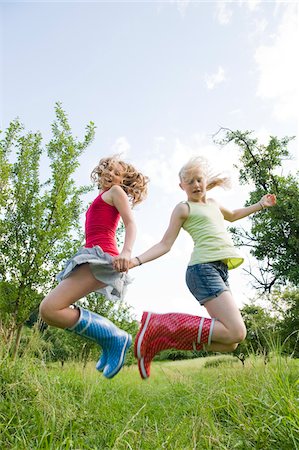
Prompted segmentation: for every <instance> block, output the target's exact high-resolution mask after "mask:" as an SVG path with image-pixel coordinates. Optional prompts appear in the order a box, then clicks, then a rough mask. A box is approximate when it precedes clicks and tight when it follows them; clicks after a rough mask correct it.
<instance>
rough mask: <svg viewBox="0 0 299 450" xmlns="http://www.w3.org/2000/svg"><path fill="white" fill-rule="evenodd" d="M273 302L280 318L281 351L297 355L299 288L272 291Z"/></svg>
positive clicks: (298, 347) (298, 340) (298, 354)
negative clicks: (279, 312) (277, 308)
mask: <svg viewBox="0 0 299 450" xmlns="http://www.w3.org/2000/svg"><path fill="white" fill-rule="evenodd" d="M273 303H274V304H278V305H279V306H280V310H281V314H282V320H281V321H280V324H279V332H280V336H281V340H282V344H283V351H285V352H286V353H287V354H292V355H293V356H295V357H296V358H298V357H299V290H298V289H294V288H286V289H285V290H284V291H283V292H280V291H275V292H274V293H273Z"/></svg>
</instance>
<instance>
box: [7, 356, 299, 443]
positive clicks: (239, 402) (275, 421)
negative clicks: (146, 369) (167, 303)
mask: <svg viewBox="0 0 299 450" xmlns="http://www.w3.org/2000/svg"><path fill="white" fill-rule="evenodd" d="M218 359H221V360H222V362H221V363H219V362H217V357H209V358H199V359H193V360H184V361H176V362H163V363H162V362H156V363H153V367H152V375H151V377H150V379H149V380H147V381H143V380H141V379H140V378H139V374H138V370H137V367H136V366H131V367H126V368H125V369H123V370H122V372H121V373H120V374H119V375H117V376H116V377H115V378H114V379H113V380H106V379H104V378H103V377H102V375H100V374H99V373H98V372H96V371H95V369H94V364H89V365H88V367H87V368H86V369H84V370H83V369H82V367H81V366H80V365H79V364H65V366H64V368H61V367H59V366H58V365H54V364H53V365H51V366H47V367H45V366H43V365H42V364H41V363H40V362H39V361H32V360H29V359H22V360H19V361H17V362H15V363H13V362H11V361H8V360H7V359H6V360H2V362H1V361H0V448H1V449H10V450H12V449H17V450H23V449H24V450H28V449H30V450H31V449H49V450H50V449H51V450H54V449H55V450H58V449H64V450H65V449H75V450H79V449H80V450H81V449H82V450H83V449H84V450H91V449H101V450H105V449H115V450H122V449H134V450H137V449H142V450H147V449H149V450H154V449H159V450H160V449H178V450H188V449H201V450H202V449H217V450H218V449H229V450H231V449H242V450H246V449H263V450H265V449H269V450H270V449H271V450H276V449H277V450H284V449H285V450H291V449H299V381H298V372H299V361H298V360H292V359H286V358H283V357H281V356H279V355H278V356H276V357H272V358H271V360H270V362H269V363H268V364H267V365H266V366H265V365H264V363H263V361H262V360H261V359H258V358H255V357H252V358H251V359H250V360H246V364H245V367H244V368H243V367H242V364H241V363H239V362H238V361H237V363H234V362H232V361H234V359H233V358H232V357H230V356H227V357H224V356H221V358H218Z"/></svg>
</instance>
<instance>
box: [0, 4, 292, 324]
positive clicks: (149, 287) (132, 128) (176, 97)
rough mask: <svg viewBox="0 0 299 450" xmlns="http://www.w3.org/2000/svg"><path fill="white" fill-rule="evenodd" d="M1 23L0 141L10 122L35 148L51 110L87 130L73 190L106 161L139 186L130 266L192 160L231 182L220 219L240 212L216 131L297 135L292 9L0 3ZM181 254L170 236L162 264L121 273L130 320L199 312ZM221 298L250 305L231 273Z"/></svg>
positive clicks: (188, 245)
mask: <svg viewBox="0 0 299 450" xmlns="http://www.w3.org/2000/svg"><path fill="white" fill-rule="evenodd" d="M0 12H1V29H2V32H1V47H0V48H1V66H2V70H1V97H2V100H1V110H0V111H1V129H4V128H5V127H6V126H7V125H8V123H9V122H10V121H11V120H12V119H14V118H15V117H17V116H18V117H20V119H21V121H22V122H23V123H24V125H25V127H26V129H27V130H33V131H35V130H40V131H41V132H42V134H43V136H44V138H45V142H46V141H47V139H48V138H49V136H50V124H51V122H52V121H53V119H54V104H55V102H56V101H61V102H62V105H63V108H64V109H65V110H66V112H67V114H68V116H69V119H70V123H71V126H72V128H73V132H74V134H75V135H76V136H78V137H82V135H83V133H84V127H85V125H86V124H87V123H88V122H89V121H90V120H92V121H93V122H95V124H96V126H97V133H96V138H95V141H94V142H93V144H92V145H91V146H90V148H89V149H87V151H86V153H85V154H84V156H83V157H82V158H81V165H80V169H79V170H78V171H77V172H76V180H77V182H78V184H86V183H89V174H90V172H91V170H92V169H93V167H94V166H95V165H96V163H97V161H98V159H99V158H101V157H103V156H105V155H109V154H112V153H115V152H122V154H123V156H124V157H125V158H126V159H127V160H129V161H130V162H132V163H133V164H135V165H136V166H137V167H139V168H140V170H142V171H143V172H144V173H146V174H147V175H149V177H150V179H151V182H150V187H149V195H148V199H147V200H146V202H145V203H144V204H141V205H140V206H139V207H138V208H137V209H136V211H135V218H136V222H137V226H138V236H137V240H136V245H135V251H134V254H135V253H140V252H142V251H143V250H145V249H146V248H147V247H148V246H149V245H151V244H153V243H155V242H156V241H158V240H159V239H160V238H161V237H162V234H163V232H164V230H165V229H166V227H167V225H168V220H169V216H170V213H171V211H172V209H173V208H174V206H175V204H176V203H177V202H179V201H181V200H183V199H184V194H183V192H182V191H181V190H180V189H179V187H178V179H177V172H178V170H179V169H180V167H181V165H182V164H184V162H185V161H186V160H188V158H189V157H190V156H193V155H195V154H205V155H207V156H209V157H210V158H211V159H212V161H213V163H215V165H216V167H218V168H224V169H226V170H230V171H231V174H232V177H233V181H234V186H233V190H232V191H229V192H223V191H221V190H215V191H214V192H213V194H212V195H213V196H214V197H215V198H217V199H218V201H220V202H222V203H223V204H224V205H225V206H226V207H230V208H236V207H238V206H241V205H243V204H244V201H245V200H246V196H247V193H248V190H247V188H246V187H240V186H239V185H238V181H237V176H238V174H237V173H236V172H235V171H234V170H233V168H232V165H233V163H234V162H235V161H236V159H237V156H238V154H237V151H236V149H235V148H233V147H227V148H225V149H222V150H220V149H219V148H218V147H216V146H215V144H213V140H212V135H213V134H214V133H215V132H217V130H218V129H219V127H220V126H223V127H228V128H231V129H241V130H245V129H250V130H254V131H255V133H256V135H257V136H258V137H259V139H260V140H261V142H266V141H267V139H268V137H269V135H277V136H279V137H282V136H285V135H297V134H298V113H297V109H298V107H297V105H298V82H297V80H298V79H299V77H298V75H299V74H298V56H297V55H298V47H299V46H298V2H294V1H293V2H268V1H259V0H252V1H231V2H226V1H222V2H202V1H197V2H192V1H188V0H182V1H167V2H166V1H165V2H154V1H149V2H142V1H140V2H136V1H135V2H126V1H122V2H112V1H110V2H22V1H19V2H13V1H11V2H0ZM291 150H292V152H293V154H294V157H295V160H294V161H293V163H292V164H290V165H289V167H286V168H285V170H286V171H287V170H289V169H290V168H292V169H294V168H295V166H297V167H298V154H297V152H298V140H296V141H295V142H294V143H293V144H292V147H291ZM44 170H45V171H46V170H47V166H46V165H45V167H44ZM94 195H96V190H94V192H93V193H92V194H90V195H89V196H87V197H86V199H85V200H86V203H88V202H89V201H90V200H91V199H92V197H93V196H94ZM240 224H241V223H240ZM242 225H244V226H246V219H244V220H243V221H242ZM191 249H192V242H191V241H190V238H189V237H188V236H187V235H186V234H185V232H184V231H182V232H181V233H180V236H179V238H178V241H177V242H176V243H175V245H174V247H173V250H172V251H171V253H169V254H168V255H166V256H164V257H163V258H161V259H159V260H157V261H154V262H152V263H149V264H147V265H145V266H143V267H142V268H138V269H136V270H134V271H132V272H131V273H132V276H134V278H135V280H134V283H133V284H132V285H131V286H130V288H129V290H128V294H127V298H126V300H127V302H128V303H129V304H131V305H132V306H133V308H134V309H135V312H136V314H137V316H140V314H141V312H142V310H143V309H150V310H155V311H158V312H159V311H160V312H163V311H170V310H172V311H185V312H190V313H194V314H197V313H201V312H202V311H201V309H200V308H199V306H198V304H197V302H196V301H195V300H194V299H193V298H192V296H191V294H190V293H189V292H188V290H187V288H186V286H185V282H184V272H185V267H186V265H187V263H188V259H189V254H190V251H191ZM253 263H254V262H252V261H251V264H253ZM244 267H245V266H244ZM231 287H232V291H233V293H234V294H235V297H236V300H237V302H238V304H239V305H241V304H243V303H244V302H245V301H246V299H247V298H248V297H250V296H253V294H254V293H253V292H252V290H251V289H250V287H249V286H248V279H247V277H245V276H244V274H243V272H242V269H237V270H235V271H232V272H231Z"/></svg>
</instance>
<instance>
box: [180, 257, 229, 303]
mask: <svg viewBox="0 0 299 450" xmlns="http://www.w3.org/2000/svg"><path fill="white" fill-rule="evenodd" d="M186 283H187V286H188V288H189V290H190V292H191V294H192V295H194V297H195V298H196V300H198V301H199V303H200V304H201V305H203V304H204V303H205V302H207V301H208V300H212V299H213V298H215V297H218V296H219V295H220V294H221V293H222V292H224V291H229V290H230V288H229V284H228V268H227V265H226V264H225V263H224V262H222V261H213V262H209V263H203V264H194V265H193V266H188V268H187V271H186Z"/></svg>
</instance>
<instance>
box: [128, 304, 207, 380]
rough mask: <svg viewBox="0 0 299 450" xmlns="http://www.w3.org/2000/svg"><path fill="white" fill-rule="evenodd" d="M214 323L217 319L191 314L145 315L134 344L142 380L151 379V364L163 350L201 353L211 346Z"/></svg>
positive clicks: (145, 313) (147, 313)
mask: <svg viewBox="0 0 299 450" xmlns="http://www.w3.org/2000/svg"><path fill="white" fill-rule="evenodd" d="M214 323H215V319H208V318H206V317H199V316H191V315H190V314H181V313H168V314H155V313H152V312H144V313H143V315H142V319H141V327H140V329H139V331H138V334H137V336H136V340H135V345H134V353H135V357H136V358H137V359H138V368H139V372H140V375H141V378H143V379H146V378H149V376H150V364H151V361H152V359H153V358H154V356H155V355H156V354H157V353H159V352H160V351H162V350H167V349H171V348H173V349H176V350H201V349H202V347H203V344H208V345H209V344H210V343H211V338H212V333H213V328H214Z"/></svg>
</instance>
